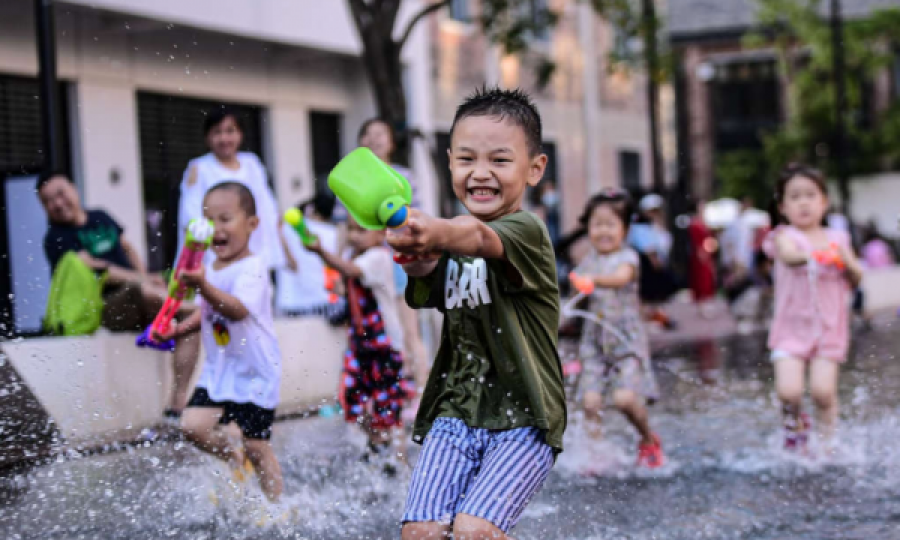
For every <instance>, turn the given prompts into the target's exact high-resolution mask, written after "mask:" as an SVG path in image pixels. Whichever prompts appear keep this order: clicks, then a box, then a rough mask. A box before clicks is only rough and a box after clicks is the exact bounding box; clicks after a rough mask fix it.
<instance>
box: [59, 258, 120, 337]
mask: <svg viewBox="0 0 900 540" xmlns="http://www.w3.org/2000/svg"><path fill="white" fill-rule="evenodd" d="M105 281H106V273H103V275H101V276H99V277H98V276H97V274H95V273H94V271H93V270H91V268H90V267H88V265H86V264H84V261H82V260H81V258H80V257H79V256H78V254H77V253H75V252H74V251H70V252H68V253H66V254H65V255H63V257H62V259H60V261H59V264H57V265H56V271H55V272H53V279H52V280H51V282H50V294H49V296H48V298H47V311H46V313H45V314H44V331H46V332H47V333H49V334H53V335H56V336H84V335H87V334H93V333H94V332H95V331H96V330H97V329H98V328H100V320H101V317H102V315H103V295H102V292H103V284H104V282H105Z"/></svg>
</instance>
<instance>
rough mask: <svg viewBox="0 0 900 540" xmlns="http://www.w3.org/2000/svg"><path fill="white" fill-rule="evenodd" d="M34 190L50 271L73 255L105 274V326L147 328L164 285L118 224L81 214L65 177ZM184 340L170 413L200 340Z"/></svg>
mask: <svg viewBox="0 0 900 540" xmlns="http://www.w3.org/2000/svg"><path fill="white" fill-rule="evenodd" d="M36 190H37V193H38V197H39V198H40V200H41V204H42V205H43V206H44V210H45V211H46V212H47V219H48V221H49V222H50V228H49V229H48V230H47V234H46V235H45V236H44V253H45V254H46V256H47V261H48V262H49V263H50V268H51V272H55V271H56V267H57V265H58V264H59V261H60V260H61V259H62V258H63V256H64V255H65V254H66V253H68V252H75V253H76V254H77V255H78V257H79V258H80V259H81V260H82V261H83V262H84V263H85V264H86V265H87V266H88V267H89V268H91V269H93V270H94V271H95V272H96V273H97V274H98V275H99V274H105V275H106V281H105V283H104V288H103V316H102V324H103V326H104V327H106V328H108V329H109V330H112V331H119V332H129V331H131V332H138V331H142V330H143V329H144V328H146V326H147V325H149V324H150V323H151V322H152V321H153V317H154V316H155V315H156V312H157V311H158V310H159V309H160V307H161V306H162V301H163V299H164V298H165V297H166V282H165V281H164V280H163V279H162V278H161V277H160V276H156V275H152V274H148V273H147V271H146V268H145V267H144V263H143V261H141V258H140V256H139V255H138V253H137V250H135V248H134V246H133V245H132V244H131V243H130V242H129V241H128V240H127V239H126V238H125V237H124V236H123V232H124V230H123V229H122V227H121V225H119V224H118V222H116V220H115V219H113V218H112V217H111V216H110V215H109V214H107V213H106V212H104V211H103V210H85V209H84V207H83V206H82V205H81V199H80V197H79V195H78V191H77V190H76V189H75V186H74V185H73V184H72V181H71V180H69V178H68V177H67V176H66V175H64V174H58V173H50V174H44V175H42V176H41V177H40V178H39V179H38V182H37V186H36ZM185 309H186V310H187V309H192V308H185ZM182 341H184V343H181V341H179V343H178V344H177V345H176V351H175V357H176V358H175V388H174V392H173V397H172V403H171V405H170V410H171V411H173V414H174V412H176V411H180V410H181V408H182V407H183V406H184V404H185V403H186V402H187V392H188V390H189V389H190V388H189V387H188V384H189V382H190V377H191V374H192V373H193V370H194V366H195V364H196V362H197V356H198V354H199V343H200V342H199V340H198V339H196V338H195V337H194V336H186V338H185V339H184V340H182Z"/></svg>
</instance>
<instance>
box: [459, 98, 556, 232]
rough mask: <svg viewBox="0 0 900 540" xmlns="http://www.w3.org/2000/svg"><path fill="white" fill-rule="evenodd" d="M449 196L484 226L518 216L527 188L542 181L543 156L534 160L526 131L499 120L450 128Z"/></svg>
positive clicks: (472, 119) (479, 119) (471, 120)
mask: <svg viewBox="0 0 900 540" xmlns="http://www.w3.org/2000/svg"><path fill="white" fill-rule="evenodd" d="M447 154H448V155H449V157H450V173H451V175H452V177H453V192H454V193H455V194H456V197H457V198H458V199H459V200H460V201H461V202H462V203H463V205H465V207H466V209H467V210H468V211H469V212H470V213H471V214H472V215H473V216H475V217H476V218H478V219H480V220H482V221H493V220H495V219H499V218H501V217H503V216H506V215H509V214H512V213H513V212H517V211H518V210H519V209H520V208H521V206H522V199H523V198H524V196H525V187H526V186H536V185H537V184H538V182H540V181H541V177H543V176H544V169H545V168H546V166H547V156H546V155H544V154H537V155H532V154H531V152H530V151H529V148H528V140H527V138H526V136H525V131H524V130H523V129H522V128H521V127H520V126H518V125H516V124H515V123H513V122H511V121H508V120H506V119H501V118H499V117H497V116H468V117H465V118H463V119H461V120H459V122H457V124H456V126H455V127H454V128H453V138H452V140H451V144H450V149H449V150H447Z"/></svg>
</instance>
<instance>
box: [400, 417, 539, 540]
mask: <svg viewBox="0 0 900 540" xmlns="http://www.w3.org/2000/svg"><path fill="white" fill-rule="evenodd" d="M554 459H555V456H554V453H553V449H552V448H551V447H550V446H549V445H547V443H545V442H544V433H543V432H542V431H541V430H539V429H537V428H534V427H525V428H518V429H511V430H490V429H482V428H471V427H469V426H467V425H466V424H465V422H463V421H462V420H460V419H458V418H438V419H437V420H435V422H434V424H433V425H432V427H431V431H429V432H428V436H427V437H425V443H424V447H423V448H422V453H421V455H420V456H419V461H418V463H417V464H416V468H415V470H414V471H413V477H412V482H411V484H410V486H409V495H408V497H407V499H406V510H405V511H404V513H403V523H407V522H425V521H436V522H441V523H446V524H450V523H452V522H453V520H454V519H455V518H456V515H457V514H468V515H470V516H474V517H478V518H481V519H484V520H487V521H489V522H491V523H492V524H494V526H496V527H497V528H498V529H500V530H501V531H503V532H504V533H506V532H509V530H510V529H512V528H513V527H514V526H515V524H516V523H517V522H518V521H519V518H520V517H521V516H522V511H523V510H525V506H526V505H527V504H528V501H529V500H531V497H532V496H534V494H535V493H536V492H537V490H538V489H539V488H540V487H541V485H542V484H543V483H544V480H546V478H547V475H548V474H549V473H550V469H551V468H552V467H553V462H554Z"/></svg>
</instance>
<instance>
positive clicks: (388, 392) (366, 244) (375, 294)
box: [309, 218, 409, 474]
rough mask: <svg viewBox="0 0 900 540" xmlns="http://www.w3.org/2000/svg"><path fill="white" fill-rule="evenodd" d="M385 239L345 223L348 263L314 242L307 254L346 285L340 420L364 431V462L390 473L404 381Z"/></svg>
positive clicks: (391, 262) (381, 234)
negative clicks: (380, 463)
mask: <svg viewBox="0 0 900 540" xmlns="http://www.w3.org/2000/svg"><path fill="white" fill-rule="evenodd" d="M384 240H385V234H384V231H369V230H366V229H363V228H362V227H360V226H359V224H358V223H356V222H355V221H354V220H353V219H352V218H350V219H349V220H348V228H347V243H348V244H349V245H350V247H351V248H352V250H353V253H352V256H351V258H350V260H346V259H342V258H341V257H339V256H337V255H335V254H333V253H330V252H328V251H326V250H325V249H324V248H323V247H322V244H321V243H319V242H316V243H315V244H313V245H312V246H310V247H309V249H310V251H313V252H315V253H318V254H319V256H321V257H322V260H323V261H325V264H327V265H328V266H330V267H332V268H334V269H335V270H337V271H338V272H340V274H341V275H342V276H343V277H344V278H345V279H346V280H347V304H348V305H349V311H350V331H349V344H348V347H347V352H346V353H345V355H344V368H343V371H342V373H341V385H340V387H341V390H340V397H341V403H342V405H343V406H344V417H345V419H346V420H347V422H356V423H359V424H360V425H361V426H362V427H363V428H365V429H366V431H367V432H368V437H369V450H368V453H367V454H366V456H364V459H366V460H371V459H373V458H374V457H375V456H380V457H381V458H384V460H385V463H384V472H385V473H387V474H392V473H394V472H396V465H395V464H394V463H393V462H392V461H393V460H392V456H390V452H389V449H390V444H391V440H392V438H391V430H392V428H395V427H399V426H400V425H401V418H400V415H401V412H402V408H403V399H404V398H405V397H406V395H407V393H408V391H409V388H407V387H406V385H405V384H404V380H403V357H402V355H401V353H400V348H401V347H402V345H403V326H402V324H401V323H400V316H399V315H398V313H397V303H396V301H395V299H396V291H395V287H394V269H393V265H394V260H393V255H392V254H391V250H390V249H388V248H387V247H386V246H385V245H384ZM370 404H371V405H370Z"/></svg>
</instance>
